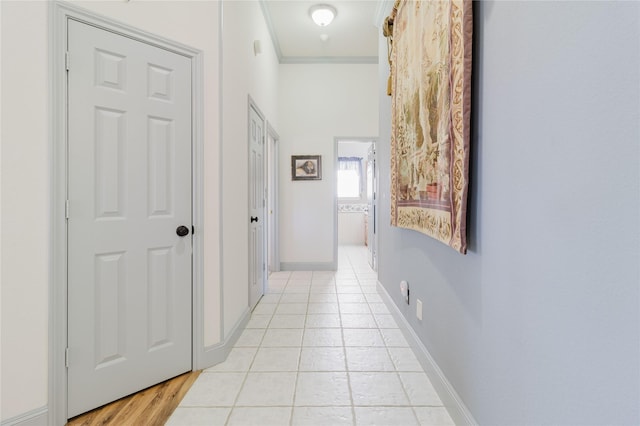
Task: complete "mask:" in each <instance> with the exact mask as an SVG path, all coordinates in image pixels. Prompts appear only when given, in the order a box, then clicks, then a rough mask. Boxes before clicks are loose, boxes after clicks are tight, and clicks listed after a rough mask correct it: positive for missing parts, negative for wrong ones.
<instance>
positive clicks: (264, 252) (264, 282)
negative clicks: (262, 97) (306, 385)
mask: <svg viewBox="0 0 640 426" xmlns="http://www.w3.org/2000/svg"><path fill="white" fill-rule="evenodd" d="M251 110H253V111H254V112H255V113H256V114H257V115H258V117H260V119H261V120H262V135H261V136H262V172H263V176H262V180H263V184H264V187H263V188H262V197H263V200H264V202H263V205H262V220H263V221H264V218H265V217H266V215H265V212H266V210H267V205H266V204H267V199H266V194H265V188H266V187H267V173H266V171H267V155H266V154H267V147H266V145H267V130H266V129H267V119H266V117H265V115H264V113H263V112H262V111H261V110H260V108H258V105H257V104H256V102H255V101H254V100H253V98H252V97H251V95H249V96H248V101H247V182H248V184H249V185H251V179H249V177H250V174H251V170H250V169H251V167H250V166H249V159H250V156H249V154H250V152H251V129H250V126H251ZM250 199H251V191H250V190H249V186H248V187H247V212H248V211H249V210H250V208H251V200H250ZM249 216H250V215H249ZM247 219H249V217H247ZM267 228H268V226H263V227H262V255H263V257H262V258H263V260H264V263H263V265H264V266H263V271H262V295H264V294H265V292H266V290H267V289H266V286H267V258H266V256H267V247H268V245H269V241H268V240H267V238H268V237H267V234H268V232H267ZM247 229H248V232H247V244H248V248H249V250H248V252H247V253H250V252H251V223H250V222H249V227H248V228H247ZM250 257H251V256H250V255H249V256H247V262H249V259H250ZM249 269H251V265H249ZM249 278H251V271H249ZM247 285H248V287H247V288H248V297H247V305H249V308H250V309H253V307H252V306H251V279H249V281H248V283H247Z"/></svg>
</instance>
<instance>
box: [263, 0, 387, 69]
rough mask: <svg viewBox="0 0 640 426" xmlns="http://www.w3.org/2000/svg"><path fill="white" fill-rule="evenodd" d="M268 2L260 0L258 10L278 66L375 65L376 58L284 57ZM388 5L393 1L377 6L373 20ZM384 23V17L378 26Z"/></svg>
mask: <svg viewBox="0 0 640 426" xmlns="http://www.w3.org/2000/svg"><path fill="white" fill-rule="evenodd" d="M267 1H268V0H260V9H261V10H262V15H263V16H264V20H265V22H266V24H267V29H268V30H269V36H270V37H271V43H272V44H273V48H274V50H275V51H276V56H277V57H278V63H280V64H377V63H378V57H377V56H284V55H283V54H282V49H281V48H280V43H279V42H278V37H277V36H276V31H275V28H274V26H273V20H272V19H271V13H269V8H268V7H267ZM389 5H390V6H391V7H392V6H393V0H385V1H384V2H382V3H381V4H380V5H379V6H378V8H379V9H378V10H377V13H376V17H374V20H378V19H376V18H379V17H380V16H382V14H383V13H384V11H385V10H387V9H390V7H389ZM383 21H384V17H383V18H381V21H380V24H379V25H382V22H383Z"/></svg>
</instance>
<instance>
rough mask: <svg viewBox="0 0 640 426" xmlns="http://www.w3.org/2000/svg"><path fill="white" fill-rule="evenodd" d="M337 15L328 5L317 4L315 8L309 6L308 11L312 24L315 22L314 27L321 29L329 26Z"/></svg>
mask: <svg viewBox="0 0 640 426" xmlns="http://www.w3.org/2000/svg"><path fill="white" fill-rule="evenodd" d="M337 14H338V12H336V8H335V7H333V6H329V5H328V4H317V5H315V6H311V8H310V9H309V15H311V19H313V22H315V23H316V25H319V26H321V27H326V26H327V25H329V24H330V23H331V21H333V18H335V17H336V15H337Z"/></svg>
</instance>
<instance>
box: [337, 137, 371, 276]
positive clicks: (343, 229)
mask: <svg viewBox="0 0 640 426" xmlns="http://www.w3.org/2000/svg"><path fill="white" fill-rule="evenodd" d="M375 146H376V139H375V138H336V152H337V158H336V174H337V176H336V182H337V184H336V200H337V202H336V205H337V212H336V215H337V220H336V224H337V244H338V246H359V247H366V248H367V253H368V255H367V257H368V261H369V264H370V266H371V268H372V269H374V270H376V269H377V261H376V258H377V255H376V247H377V232H376V231H377V224H376V219H377V218H376V211H377V200H376V196H377V174H376V150H375Z"/></svg>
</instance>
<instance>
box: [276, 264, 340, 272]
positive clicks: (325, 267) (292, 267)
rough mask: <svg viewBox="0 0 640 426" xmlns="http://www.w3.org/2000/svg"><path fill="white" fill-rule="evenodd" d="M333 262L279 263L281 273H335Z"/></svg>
mask: <svg viewBox="0 0 640 426" xmlns="http://www.w3.org/2000/svg"><path fill="white" fill-rule="evenodd" d="M336 269H337V267H336V264H335V262H280V270H281V271H335V270H336Z"/></svg>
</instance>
